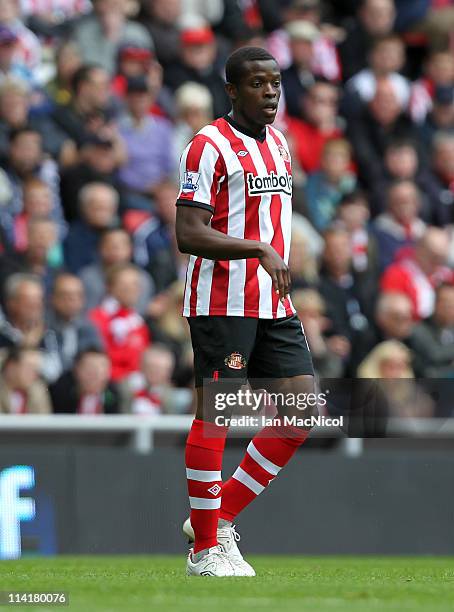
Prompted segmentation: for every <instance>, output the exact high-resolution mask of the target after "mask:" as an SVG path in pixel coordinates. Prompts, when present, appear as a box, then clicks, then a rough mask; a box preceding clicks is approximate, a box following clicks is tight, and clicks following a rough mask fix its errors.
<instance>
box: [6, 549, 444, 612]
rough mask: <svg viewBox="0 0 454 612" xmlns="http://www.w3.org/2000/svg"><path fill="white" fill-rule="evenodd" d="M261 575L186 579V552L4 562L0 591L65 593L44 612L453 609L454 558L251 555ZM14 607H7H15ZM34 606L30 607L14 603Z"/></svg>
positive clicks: (46, 607)
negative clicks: (62, 602)
mask: <svg viewBox="0 0 454 612" xmlns="http://www.w3.org/2000/svg"><path fill="white" fill-rule="evenodd" d="M248 560H249V561H251V563H252V564H253V565H254V567H255V569H256V571H257V574H258V576H257V577H256V578H218V579H216V578H186V577H185V575H184V569H185V563H184V561H185V560H184V557H170V556H168V557H164V556H163V557H157V556H150V557H145V556H143V557H137V556H136V557H132V556H131V557H58V558H49V559H47V558H44V559H43V558H41V559H24V560H21V561H3V562H1V563H0V591H5V590H15V591H33V592H49V591H52V592H56V591H58V590H60V591H67V592H69V596H70V604H69V608H68V607H61V606H58V607H49V606H39V608H38V609H39V610H58V609H60V610H62V612H63V611H64V610H68V609H69V610H71V612H73V611H81V612H91V611H94V612H98V611H106V612H107V611H109V612H110V611H112V610H121V611H125V612H134V611H141V612H142V611H147V612H148V611H150V612H151V611H157V612H162V611H172V612H180V611H181V612H188V611H190V610H199V609H200V610H201V611H202V610H203V611H205V610H208V611H211V610H212V611H213V612H224V611H226V612H227V611H228V612H242V611H244V610H248V611H254V612H261V611H262V610H269V611H270V612H271V611H272V612H285V611H290V610H291V611H292V612H293V611H295V612H296V611H298V612H299V611H301V610H311V611H319V610H328V611H330V610H333V611H336V612H338V611H342V612H344V611H345V612H347V611H348V612H351V611H360V612H364V611H368V610H372V611H375V610H377V611H380V612H381V611H384V610H386V611H389V610H395V611H396V612H397V611H406V610H411V611H421V612H423V611H424V612H427V611H430V612H438V611H442V610H443V611H445V610H446V611H448V610H449V611H451V610H453V609H454V558H453V557H413V558H412V557H388V558H383V557H268V556H267V557H265V556H263V557H250V558H249V557H248ZM11 607H12V606H8V607H4V608H3V607H2V609H5V610H6V609H11ZM14 608H15V609H17V610H28V611H30V609H31V608H32V606H20V607H19V606H18V607H17V608H16V606H14Z"/></svg>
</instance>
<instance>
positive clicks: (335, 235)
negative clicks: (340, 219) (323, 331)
mask: <svg viewBox="0 0 454 612" xmlns="http://www.w3.org/2000/svg"><path fill="white" fill-rule="evenodd" d="M323 237H324V238H325V249H324V252H323V262H322V269H321V272H320V281H319V285H318V289H319V291H320V294H321V296H322V298H323V299H324V301H325V304H326V313H327V316H328V318H329V319H330V321H331V322H332V328H331V330H330V332H331V335H335V336H340V337H341V338H342V339H343V345H344V347H345V354H344V355H343V356H344V357H347V355H348V353H349V352H350V348H351V343H352V342H354V340H355V337H356V335H357V333H358V332H359V331H361V330H363V329H365V328H367V326H368V322H367V321H368V314H369V312H370V311H371V309H372V308H373V303H372V300H371V296H372V295H373V289H372V287H373V282H372V281H373V279H371V278H370V277H369V276H368V275H361V277H360V278H358V277H357V275H356V274H355V273H354V272H352V246H351V242H350V236H349V234H348V232H347V231H346V230H344V229H342V228H331V229H329V230H327V231H326V232H325V234H324V236H323Z"/></svg>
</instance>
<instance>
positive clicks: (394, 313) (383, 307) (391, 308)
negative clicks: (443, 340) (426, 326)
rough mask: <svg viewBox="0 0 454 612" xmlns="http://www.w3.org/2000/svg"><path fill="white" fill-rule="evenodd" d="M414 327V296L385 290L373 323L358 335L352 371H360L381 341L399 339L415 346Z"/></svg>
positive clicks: (350, 367) (372, 320) (377, 306)
mask: <svg viewBox="0 0 454 612" xmlns="http://www.w3.org/2000/svg"><path fill="white" fill-rule="evenodd" d="M414 327H415V321H414V320H413V316H412V303H411V301H410V299H409V298H408V297H407V296H406V295H405V294H403V293H394V292H386V293H381V294H380V295H379V296H378V299H377V303H376V306H375V309H374V313H373V317H372V319H371V324H370V325H369V327H368V328H367V329H364V330H363V331H362V332H361V333H360V334H358V336H357V340H356V343H355V351H354V353H353V354H352V356H351V360H350V364H349V369H350V371H351V373H352V375H353V376H355V375H356V373H357V368H358V366H359V364H360V363H361V361H362V360H363V359H365V357H366V356H367V355H368V354H369V353H370V352H371V351H372V350H373V348H374V346H376V345H377V344H379V343H380V342H384V341H386V340H398V341H399V342H401V343H403V344H405V345H406V346H408V347H411V339H412V333H413V330H414Z"/></svg>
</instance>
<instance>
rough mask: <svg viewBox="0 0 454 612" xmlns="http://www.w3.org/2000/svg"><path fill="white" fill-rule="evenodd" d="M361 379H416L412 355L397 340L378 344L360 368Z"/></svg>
mask: <svg viewBox="0 0 454 612" xmlns="http://www.w3.org/2000/svg"><path fill="white" fill-rule="evenodd" d="M358 376H359V378H389V379H393V378H414V376H415V375H414V372H413V370H412V367H411V354H410V351H409V350H408V348H407V347H406V346H405V345H404V344H402V343H401V342H398V341H396V340H386V341H385V342H381V343H380V344H377V346H376V347H375V348H374V349H372V351H371V352H370V353H369V355H368V356H367V357H366V358H365V360H364V361H363V362H362V363H361V365H360V366H359V368H358Z"/></svg>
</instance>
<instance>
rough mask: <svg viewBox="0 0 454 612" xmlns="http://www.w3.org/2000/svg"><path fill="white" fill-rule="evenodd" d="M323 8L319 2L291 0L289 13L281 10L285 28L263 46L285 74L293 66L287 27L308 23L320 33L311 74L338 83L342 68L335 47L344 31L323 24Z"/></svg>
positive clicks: (316, 41) (315, 41)
mask: <svg viewBox="0 0 454 612" xmlns="http://www.w3.org/2000/svg"><path fill="white" fill-rule="evenodd" d="M324 8H325V7H324V6H322V2H321V1H320V0H293V1H292V2H291V3H290V7H289V8H288V9H285V8H284V9H281V14H282V18H283V22H284V28H280V29H278V30H275V31H274V32H272V33H271V34H270V36H269V37H268V39H267V45H266V46H267V49H268V50H269V51H270V52H271V54H272V55H273V56H274V57H275V58H276V59H277V61H278V63H279V65H280V66H281V68H282V69H283V70H285V69H286V68H288V67H289V66H290V64H291V63H292V54H291V43H290V41H289V33H288V28H289V26H292V24H293V23H296V22H299V23H301V22H305V23H310V24H312V25H314V26H316V28H317V29H318V30H319V35H318V36H317V38H316V39H315V40H314V42H313V59H312V65H311V66H310V68H311V72H313V73H314V74H316V75H317V76H321V77H324V78H325V79H328V80H329V81H335V82H338V81H340V80H341V66H340V59H339V56H338V52H337V48H336V45H337V43H338V42H340V41H341V40H342V39H343V37H344V31H343V30H342V29H341V28H337V27H335V26H333V25H332V24H328V23H322V13H323V15H325V12H326V11H325V10H324ZM259 46H261V45H259Z"/></svg>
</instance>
